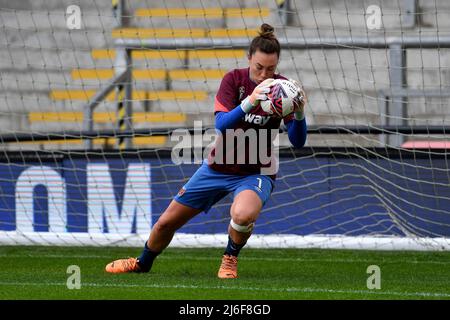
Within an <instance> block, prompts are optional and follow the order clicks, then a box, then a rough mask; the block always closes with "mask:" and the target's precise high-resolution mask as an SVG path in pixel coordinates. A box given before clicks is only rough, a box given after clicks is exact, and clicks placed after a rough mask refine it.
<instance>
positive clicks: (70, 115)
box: [28, 111, 187, 124]
mask: <svg viewBox="0 0 450 320" xmlns="http://www.w3.org/2000/svg"><path fill="white" fill-rule="evenodd" d="M93 118H94V122H95V123H114V122H116V121H117V115H116V113H115V112H94V115H93ZM186 119H187V117H186V115H185V114H183V113H177V112H134V113H133V117H132V122H133V123H143V122H170V123H183V122H185V121H186ZM28 121H29V123H30V124H31V123H34V122H82V121H83V112H70V111H69V112H67V111H64V112H30V113H28Z"/></svg>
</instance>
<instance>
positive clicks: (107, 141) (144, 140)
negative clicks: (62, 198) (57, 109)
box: [21, 136, 167, 148]
mask: <svg viewBox="0 0 450 320" xmlns="http://www.w3.org/2000/svg"><path fill="white" fill-rule="evenodd" d="M93 142H94V145H95V146H108V147H114V146H116V144H117V141H116V138H97V139H93ZM166 142H167V137H166V136H151V137H135V138H133V145H135V146H152V147H157V146H164V145H165V144H166ZM83 143H84V141H83V140H82V139H70V140H68V139H61V140H48V141H46V140H40V141H27V142H21V145H24V144H31V145H44V144H45V145H60V148H61V147H62V148H64V145H80V146H81V145H82V144H83Z"/></svg>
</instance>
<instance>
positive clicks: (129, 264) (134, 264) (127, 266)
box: [105, 258, 142, 273]
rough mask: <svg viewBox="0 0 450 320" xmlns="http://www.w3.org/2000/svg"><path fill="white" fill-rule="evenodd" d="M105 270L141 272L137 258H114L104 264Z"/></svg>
mask: <svg viewBox="0 0 450 320" xmlns="http://www.w3.org/2000/svg"><path fill="white" fill-rule="evenodd" d="M105 271H106V272H109V273H129V272H142V271H141V268H140V267H139V264H138V260H137V258H128V259H119V260H115V261H113V262H111V263H108V264H107V265H106V267H105Z"/></svg>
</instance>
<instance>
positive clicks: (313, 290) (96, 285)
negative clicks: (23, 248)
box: [0, 282, 450, 298]
mask: <svg viewBox="0 0 450 320" xmlns="http://www.w3.org/2000/svg"><path fill="white" fill-rule="evenodd" d="M0 286H66V284H65V283H56V282H44V283H36V282H0ZM81 287H82V288H83V287H94V288H103V287H113V288H154V289H189V290H192V289H193V290H241V291H269V292H303V293H331V294H369V295H388V296H389V295H391V296H403V297H425V298H429V297H434V298H441V297H445V298H449V297H450V293H436V292H434V293H433V292H397V291H367V290H336V289H325V288H284V289H279V288H259V287H226V286H193V285H159V284H153V285H151V284H109V283H106V284H101V283H92V282H88V283H81Z"/></svg>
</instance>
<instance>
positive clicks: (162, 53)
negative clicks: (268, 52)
mask: <svg viewBox="0 0 450 320" xmlns="http://www.w3.org/2000/svg"><path fill="white" fill-rule="evenodd" d="M245 56H246V51H245V50H236V49H214V50H209V49H208V50H201V49H198V50H151V49H148V50H133V52H132V53H131V58H132V59H133V60H140V59H145V60H147V59H164V60H165V59H180V60H188V59H241V58H244V57H245ZM91 57H92V59H94V60H103V59H110V60H114V59H115V58H116V51H115V50H114V49H93V50H92V51H91Z"/></svg>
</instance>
